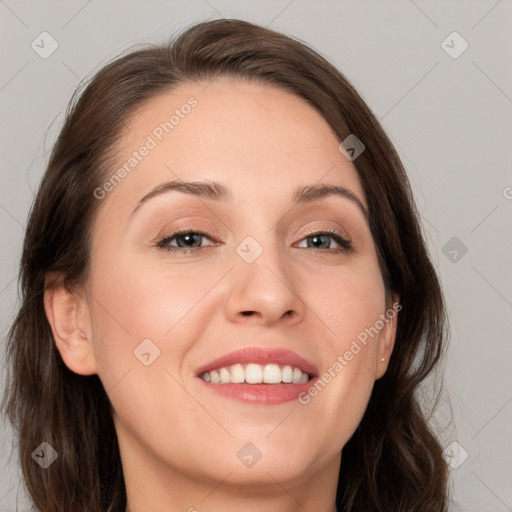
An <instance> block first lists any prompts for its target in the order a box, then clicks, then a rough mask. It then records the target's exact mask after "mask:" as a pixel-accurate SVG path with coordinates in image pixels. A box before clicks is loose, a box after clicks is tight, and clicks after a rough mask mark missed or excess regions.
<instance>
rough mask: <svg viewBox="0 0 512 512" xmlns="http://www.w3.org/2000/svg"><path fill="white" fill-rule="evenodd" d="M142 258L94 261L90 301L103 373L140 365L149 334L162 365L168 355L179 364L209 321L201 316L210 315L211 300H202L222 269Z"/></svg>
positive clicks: (169, 362) (170, 364) (173, 363)
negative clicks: (171, 264)
mask: <svg viewBox="0 0 512 512" xmlns="http://www.w3.org/2000/svg"><path fill="white" fill-rule="evenodd" d="M142 260H143V258H140V259H138V258H133V257H132V258H130V259H128V258H126V259H125V260H123V259H122V258H119V259H117V260H116V261H115V263H114V262H109V261H108V257H107V258H104V259H102V260H101V263H100V262H99V261H98V263H96V264H95V266H93V268H94V269H95V272H94V275H92V276H91V287H90V289H91V297H92V299H91V304H90V306H91V310H92V311H93V315H92V318H93V341H94V349H95V353H96V355H97V359H98V362H99V366H100V368H99V372H98V373H100V376H102V375H101V373H103V374H105V376H106V377H108V375H107V374H108V373H109V371H112V369H114V370H115V369H119V371H121V369H124V371H127V369H129V368H131V367H132V366H133V365H134V364H136V365H140V361H138V360H137V358H136V354H134V351H135V352H136V353H137V352H138V347H139V345H140V344H141V343H142V342H143V341H144V340H147V339H149V340H151V342H152V343H153V344H154V345H155V346H156V347H157V348H154V347H153V348H152V350H154V351H155V353H158V351H160V354H159V360H157V361H158V362H159V363H160V364H161V363H162V362H163V361H164V360H165V364H166V367H176V366H177V365H178V364H179V362H180V361H181V359H182V358H183V355H184V353H185V351H186V350H187V349H188V348H189V344H190V341H189V340H193V339H196V338H198V337H199V336H200V333H201V332H202V329H203V326H204V325H205V324H204V322H203V321H197V320H198V318H197V317H198V315H201V317H204V316H207V315H208V301H202V299H203V298H204V297H205V295H206V294H207V293H208V291H209V290H210V289H211V288H212V287H213V286H214V285H215V283H216V282H217V281H218V279H219V274H218V273H217V272H215V273H212V272H208V271H207V269H203V271H195V270H194V271H192V270H191V269H192V267H190V266H189V267H188V269H185V267H186V266H187V265H176V266H175V267H174V268H172V269H170V268H169V267H166V268H162V264H161V263H156V264H155V265H151V266H148V265H147V262H143V261H142ZM199 304H200V307H198V305H199ZM191 318H193V320H194V321H191ZM145 343H147V342H145ZM149 347H150V348H151V347H152V345H151V344H149ZM150 352H151V350H150ZM113 373H114V374H116V371H114V372H113Z"/></svg>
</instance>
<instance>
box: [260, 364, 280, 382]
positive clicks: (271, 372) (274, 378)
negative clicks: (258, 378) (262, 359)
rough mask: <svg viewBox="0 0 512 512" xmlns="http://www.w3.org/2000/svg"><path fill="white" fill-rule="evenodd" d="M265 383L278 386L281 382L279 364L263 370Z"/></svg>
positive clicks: (270, 365) (268, 365) (267, 366)
mask: <svg viewBox="0 0 512 512" xmlns="http://www.w3.org/2000/svg"><path fill="white" fill-rule="evenodd" d="M263 382H264V383H265V384H278V383H279V382H281V368H279V366H277V364H267V365H266V366H265V368H263Z"/></svg>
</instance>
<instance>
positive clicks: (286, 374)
mask: <svg viewBox="0 0 512 512" xmlns="http://www.w3.org/2000/svg"><path fill="white" fill-rule="evenodd" d="M201 378H202V379H203V380H204V381H205V382H212V383H213V384H229V383H231V384H242V383H244V382H247V384H280V383H286V384H290V383H294V384H303V383H306V382H308V381H309V379H310V376H309V374H307V373H303V372H302V371H301V370H300V369H299V368H294V367H293V366H290V365H285V366H283V367H281V366H279V365H278V364H267V365H260V364H255V363H249V364H247V365H245V368H244V366H242V365H241V364H234V365H232V366H228V367H222V368H217V369H216V370H211V371H210V372H204V373H203V374H202V375H201Z"/></svg>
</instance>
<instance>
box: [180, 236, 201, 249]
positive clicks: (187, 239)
mask: <svg viewBox="0 0 512 512" xmlns="http://www.w3.org/2000/svg"><path fill="white" fill-rule="evenodd" d="M199 236H200V235H196V234H186V235H181V239H182V240H183V241H184V242H185V245H180V244H178V245H179V246H180V247H199V246H200V245H201V240H200V238H199ZM194 237H196V240H194ZM198 240H199V243H197V241H198ZM194 242H196V243H194Z"/></svg>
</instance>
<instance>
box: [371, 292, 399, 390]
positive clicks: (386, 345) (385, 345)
mask: <svg viewBox="0 0 512 512" xmlns="http://www.w3.org/2000/svg"><path fill="white" fill-rule="evenodd" d="M399 299H400V298H399V297H398V295H396V294H394V295H393V300H392V303H391V307H388V308H387V309H386V312H385V314H384V319H383V320H382V321H383V323H384V326H383V328H382V330H381V333H380V336H379V348H378V352H377V362H376V372H375V379H376V380H377V379H380V378H381V377H382V376H383V375H384V374H385V373H386V370H387V368H388V365H389V360H390V359H391V354H392V353H393V347H394V346H395V338H396V329H397V325H398V315H399V311H400V310H401V309H402V306H401V305H400V303H399Z"/></svg>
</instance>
